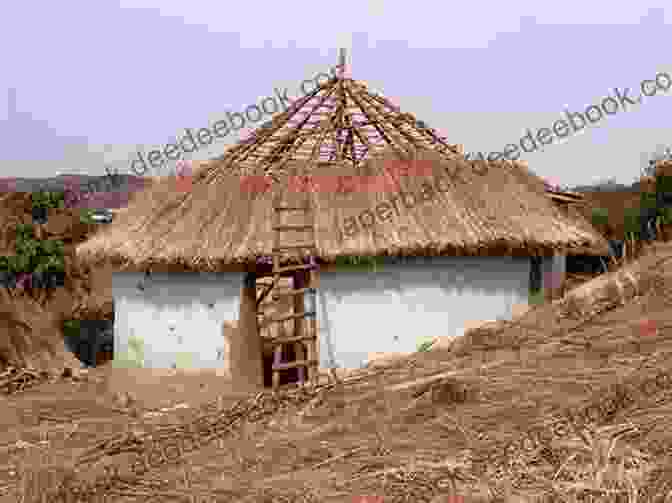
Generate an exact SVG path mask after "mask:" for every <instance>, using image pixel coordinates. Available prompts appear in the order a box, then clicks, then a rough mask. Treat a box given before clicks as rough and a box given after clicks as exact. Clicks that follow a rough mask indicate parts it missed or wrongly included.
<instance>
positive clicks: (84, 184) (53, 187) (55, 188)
mask: <svg viewBox="0 0 672 503" xmlns="http://www.w3.org/2000/svg"><path fill="white" fill-rule="evenodd" d="M150 183H151V180H150V179H149V178H145V177H140V176H133V175H124V174H119V175H115V176H113V177H111V176H108V175H104V176H91V175H58V176H55V177H51V178H0V192H39V191H40V190H43V191H47V192H65V190H66V189H68V188H69V189H71V190H73V188H74V189H75V190H77V189H78V190H79V192H80V193H81V194H89V196H88V199H84V200H82V201H81V202H80V203H79V204H77V205H76V207H80V208H110V209H114V208H123V207H125V206H127V205H128V201H129V198H130V196H131V194H133V193H135V192H138V191H140V190H143V189H144V188H145V187H147V186H148V185H149V184H150Z"/></svg>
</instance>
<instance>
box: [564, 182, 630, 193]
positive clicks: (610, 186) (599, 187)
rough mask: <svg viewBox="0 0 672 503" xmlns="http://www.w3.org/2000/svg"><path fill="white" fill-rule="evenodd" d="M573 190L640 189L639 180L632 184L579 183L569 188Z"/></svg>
mask: <svg viewBox="0 0 672 503" xmlns="http://www.w3.org/2000/svg"><path fill="white" fill-rule="evenodd" d="M569 190H570V191H571V192H631V191H633V190H639V182H635V183H633V184H632V185H623V184H621V183H613V184H612V183H596V184H594V185H577V186H576V187H572V188H570V189H569Z"/></svg>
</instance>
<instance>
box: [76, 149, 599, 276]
mask: <svg viewBox="0 0 672 503" xmlns="http://www.w3.org/2000/svg"><path fill="white" fill-rule="evenodd" d="M394 159H395V158H394V157H392V158H391V156H389V155H384V156H380V157H378V158H376V159H371V160H369V161H367V162H365V163H362V165H361V166H360V168H359V170H358V173H359V174H360V175H362V176H382V177H385V178H386V179H387V180H388V181H389V183H390V184H392V186H393V187H394V188H395V190H394V192H380V191H359V192H354V193H350V194H343V193H334V192H328V191H324V190H313V191H312V192H311V193H310V198H311V200H312V202H313V204H314V208H315V217H316V228H317V231H316V236H317V246H318V250H319V257H320V258H322V259H324V260H326V261H332V260H334V259H335V258H336V257H338V256H342V255H350V256H352V255H358V256H375V255H406V256H408V255H437V254H447V255H455V254H458V255H484V254H500V255H510V254H534V253H548V252H550V251H551V250H552V249H567V248H572V247H581V248H583V249H586V248H587V249H589V250H590V252H591V253H595V254H603V253H605V254H606V249H607V245H606V242H605V241H604V239H603V238H602V237H600V236H599V235H598V234H597V233H596V231H595V230H594V229H593V228H592V227H591V226H590V225H587V224H585V222H580V221H577V220H574V219H571V218H570V217H568V216H565V215H563V214H562V212H561V210H560V209H558V208H556V207H555V205H554V204H553V203H552V202H551V201H550V200H549V198H548V197H547V196H546V194H545V191H544V187H543V182H542V181H541V180H540V179H539V178H538V177H536V176H535V175H534V174H532V173H531V172H530V171H529V170H528V169H527V168H526V167H525V166H524V165H523V164H520V163H509V162H497V163H485V162H467V161H465V160H464V159H459V158H455V159H453V160H446V159H442V158H441V156H439V155H437V154H436V153H432V152H421V153H418V155H417V159H418V160H419V161H425V163H424V164H423V166H424V168H423V173H422V174H418V175H415V176H408V177H402V178H399V179H397V180H394V179H392V177H391V176H390V174H389V172H386V171H385V170H386V169H389V166H390V164H389V163H390V161H394ZM221 165H222V161H210V162H207V163H204V164H203V165H201V166H200V167H199V168H197V170H196V171H195V175H194V181H193V187H192V190H191V191H190V192H179V191H177V190H176V189H175V181H174V180H170V179H166V180H165V181H163V182H161V183H159V184H157V185H156V186H154V187H152V188H151V189H148V190H147V191H146V192H145V193H144V194H143V197H141V198H138V199H137V200H136V201H135V202H134V203H133V204H132V205H131V206H129V208H128V211H126V212H124V213H123V214H119V215H118V217H117V218H116V220H115V222H113V223H112V224H110V225H109V226H108V227H107V228H106V229H104V230H102V231H101V232H100V233H98V234H97V235H96V236H94V237H93V238H92V239H90V240H89V241H87V242H86V243H84V244H82V245H80V247H79V248H78V255H79V258H80V259H81V260H85V261H91V262H102V261H105V260H110V261H111V262H112V263H114V264H116V265H117V266H118V267H121V268H122V269H125V268H128V269H136V268H138V269H142V268H145V267H156V266H161V265H180V266H184V267H186V268H189V269H192V270H203V271H204V270H211V271H212V270H218V269H220V268H221V267H222V266H224V265H226V264H235V263H245V262H252V261H254V260H255V258H257V257H259V256H268V255H271V252H272V247H273V238H274V234H273V232H272V229H271V222H272V197H273V196H272V192H271V191H266V192H261V191H259V192H252V191H249V190H242V186H243V185H244V183H241V177H240V176H239V175H238V174H236V173H233V172H230V171H229V172H227V171H226V170H224V169H221ZM290 167H291V165H290ZM428 167H429V169H428ZM348 171H349V172H350V173H352V170H348V169H347V167H344V166H342V165H333V164H332V165H322V166H319V167H317V168H315V170H314V171H313V174H314V175H315V177H320V176H325V177H327V176H335V175H338V174H343V173H344V172H348ZM447 173H449V174H450V175H448V174H447ZM215 174H216V176H214V175H215ZM437 177H441V178H442V180H443V181H442V182H441V185H440V187H441V190H445V192H443V193H438V192H437V193H435V195H434V198H433V200H431V201H427V202H422V203H420V204H417V205H415V207H413V208H411V209H405V208H404V207H403V206H400V205H398V207H399V208H400V209H399V211H398V213H399V214H398V215H397V214H395V213H394V212H392V215H391V219H389V220H388V221H384V222H382V221H380V220H379V221H377V222H376V223H375V225H374V226H373V227H371V228H370V229H364V230H360V232H359V233H357V234H356V235H354V236H348V235H346V234H345V232H346V231H347V229H346V228H345V226H346V224H347V222H348V220H346V219H348V218H352V217H355V218H357V217H358V216H359V215H360V214H361V213H362V212H366V211H367V210H372V211H374V212H376V211H378V210H377V209H376V208H377V207H379V205H380V204H381V203H385V202H388V204H394V203H392V200H393V198H394V197H395V196H397V197H398V192H400V191H402V192H408V193H412V194H420V192H421V188H422V186H423V183H425V184H427V183H429V184H431V185H432V186H434V187H435V181H434V180H435V179H436V178H437ZM276 187H282V188H283V189H282V190H283V192H282V194H284V195H283V198H284V199H285V200H286V201H287V198H288V197H289V196H287V190H286V188H287V180H286V178H284V177H283V178H281V179H280V182H279V183H278V184H277V185H276ZM294 197H300V196H296V195H295V196H294ZM381 213H382V212H381ZM363 218H364V221H365V223H366V222H368V220H367V218H370V217H366V216H365V217H363ZM297 241H305V240H304V239H301V238H300V237H297Z"/></svg>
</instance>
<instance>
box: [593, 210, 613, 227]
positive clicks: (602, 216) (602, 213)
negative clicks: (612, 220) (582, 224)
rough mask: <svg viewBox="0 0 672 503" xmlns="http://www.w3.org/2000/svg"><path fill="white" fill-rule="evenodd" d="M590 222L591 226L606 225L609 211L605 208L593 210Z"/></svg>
mask: <svg viewBox="0 0 672 503" xmlns="http://www.w3.org/2000/svg"><path fill="white" fill-rule="evenodd" d="M590 220H591V222H592V223H593V225H607V224H608V223H609V211H608V210H607V208H593V209H592V211H591V215H590Z"/></svg>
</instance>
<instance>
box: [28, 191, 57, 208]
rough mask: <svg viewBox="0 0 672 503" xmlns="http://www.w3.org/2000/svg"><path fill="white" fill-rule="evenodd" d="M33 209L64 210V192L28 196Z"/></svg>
mask: <svg viewBox="0 0 672 503" xmlns="http://www.w3.org/2000/svg"><path fill="white" fill-rule="evenodd" d="M30 199H31V203H32V207H33V208H64V207H65V193H64V192H45V191H39V192H33V193H32V194H31V195H30Z"/></svg>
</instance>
